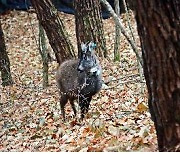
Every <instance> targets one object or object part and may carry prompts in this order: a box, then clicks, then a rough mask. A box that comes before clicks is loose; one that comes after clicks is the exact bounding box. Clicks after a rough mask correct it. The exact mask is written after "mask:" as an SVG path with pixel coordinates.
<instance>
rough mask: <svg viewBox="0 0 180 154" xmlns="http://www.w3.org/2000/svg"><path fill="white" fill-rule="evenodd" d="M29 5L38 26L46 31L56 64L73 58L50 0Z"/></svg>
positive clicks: (37, 0) (66, 36)
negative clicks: (33, 11) (34, 12)
mask: <svg viewBox="0 0 180 154" xmlns="http://www.w3.org/2000/svg"><path fill="white" fill-rule="evenodd" d="M31 3H32V6H33V7H34V9H35V10H36V14H37V17H38V20H39V22H40V24H41V25H42V26H43V28H44V30H45V31H46V34H47V37H48V39H49V43H50V45H51V47H52V49H53V50H54V52H55V56H56V59H57V62H58V63H59V64H61V63H62V62H63V61H64V60H66V59H70V58H72V57H75V53H74V50H73V46H72V44H71V43H70V40H69V39H68V34H67V32H66V30H65V27H64V25H63V23H62V21H61V19H60V18H59V16H58V13H57V10H56V9H55V7H54V6H53V4H52V2H51V0H31Z"/></svg>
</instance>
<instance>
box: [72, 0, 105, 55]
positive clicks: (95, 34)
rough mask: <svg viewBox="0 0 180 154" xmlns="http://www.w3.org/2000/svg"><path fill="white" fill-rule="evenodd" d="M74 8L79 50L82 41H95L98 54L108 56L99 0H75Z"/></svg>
mask: <svg viewBox="0 0 180 154" xmlns="http://www.w3.org/2000/svg"><path fill="white" fill-rule="evenodd" d="M74 8H75V22H76V36H77V42H78V51H80V50H81V43H82V42H84V43H85V42H88V41H94V42H95V43H96V44H97V49H96V51H97V53H98V55H99V56H101V57H103V56H104V57H106V56H107V49H106V45H105V44H106V42H105V37H104V30H103V23H102V15H101V6H100V2H99V0H74Z"/></svg>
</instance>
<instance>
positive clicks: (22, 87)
mask: <svg viewBox="0 0 180 154" xmlns="http://www.w3.org/2000/svg"><path fill="white" fill-rule="evenodd" d="M28 16H29V17H28ZM122 16H123V15H122ZM60 17H61V18H62V19H63V20H64V21H65V26H66V28H67V27H68V28H67V30H68V32H69V34H70V38H71V40H72V43H73V45H74V46H76V38H75V31H74V17H73V16H72V15H67V14H63V13H60ZM29 18H30V20H31V23H30V22H29ZM131 18H132V17H131ZM1 20H2V24H3V25H2V26H3V29H4V33H5V39H6V46H7V50H8V53H9V57H10V61H11V70H12V76H13V80H14V81H15V84H14V85H13V86H12V87H5V88H3V87H2V86H0V91H1V97H0V136H1V138H0V151H32V152H33V151H76V152H77V151H85V152H87V151H89V152H93V151H104V152H108V151H112V152H114V151H117V152H118V151H139V150H140V151H155V150H156V147H157V145H156V135H155V128H154V126H153V122H152V121H151V119H150V114H149V112H148V110H147V109H148V108H147V94H146V88H145V84H143V85H142V86H143V87H142V88H143V89H144V93H141V84H140V79H139V75H138V68H137V67H136V66H137V63H136V58H135V55H134V53H133V52H132V49H131V47H130V46H129V45H128V43H127V41H126V40H125V38H124V36H121V44H120V55H121V61H120V62H116V63H115V62H113V50H114V49H113V47H114V21H113V20H112V19H111V18H110V19H107V20H104V21H103V22H104V29H105V35H106V38H107V40H106V42H107V49H108V59H104V60H102V59H100V61H101V64H102V68H103V80H104V81H105V84H104V86H103V87H104V88H103V89H102V90H101V92H100V93H99V94H97V95H96V96H94V97H93V100H92V102H91V105H90V110H89V112H88V114H87V116H86V118H85V119H84V121H79V117H80V113H79V107H78V105H77V104H76V108H77V109H78V116H77V117H76V118H73V111H72V109H71V107H70V105H69V104H67V106H66V113H67V114H66V115H67V116H66V122H64V121H63V120H62V116H61V113H60V105H59V94H58V90H57V86H56V83H55V71H56V68H57V64H56V63H55V62H52V63H50V64H49V66H50V68H49V82H50V86H49V87H48V88H47V89H43V88H42V63H41V57H40V55H39V51H38V46H37V44H36V41H35V39H34V37H36V40H38V21H37V20H36V16H35V14H29V15H28V14H27V13H26V12H23V11H12V12H10V14H8V15H6V16H2V18H1ZM122 20H124V19H123V18H122ZM132 21H134V19H133V18H132ZM123 23H124V22H123ZM31 24H32V25H31ZM31 26H32V27H33V28H34V32H32V27H31ZM132 29H133V31H134V34H135V37H136V40H137V41H139V38H138V36H137V31H136V25H135V23H134V22H132ZM126 30H127V31H128V28H126ZM136 43H139V42H136ZM48 48H49V49H50V53H51V54H52V53H53V52H51V48H50V47H48ZM52 55H53V54H52ZM53 56H54V55H53Z"/></svg>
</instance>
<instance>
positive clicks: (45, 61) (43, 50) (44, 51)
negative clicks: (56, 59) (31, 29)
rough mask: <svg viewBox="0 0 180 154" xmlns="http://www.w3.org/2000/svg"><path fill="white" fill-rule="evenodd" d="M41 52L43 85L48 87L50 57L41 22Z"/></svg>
mask: <svg viewBox="0 0 180 154" xmlns="http://www.w3.org/2000/svg"><path fill="white" fill-rule="evenodd" d="M39 52H40V55H41V58H42V63H43V87H44V88H46V87H48V69H49V66H48V62H49V57H48V52H47V46H46V37H45V32H44V29H43V27H42V25H41V24H39Z"/></svg>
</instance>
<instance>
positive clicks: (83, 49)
mask: <svg viewBox="0 0 180 154" xmlns="http://www.w3.org/2000/svg"><path fill="white" fill-rule="evenodd" d="M86 49H87V47H86V44H84V43H83V42H82V43H81V50H82V51H86Z"/></svg>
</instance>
